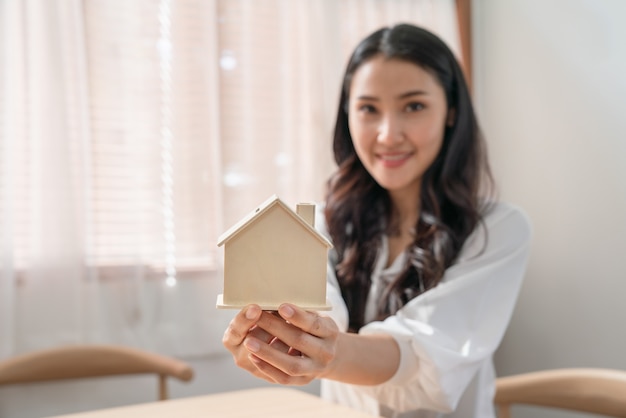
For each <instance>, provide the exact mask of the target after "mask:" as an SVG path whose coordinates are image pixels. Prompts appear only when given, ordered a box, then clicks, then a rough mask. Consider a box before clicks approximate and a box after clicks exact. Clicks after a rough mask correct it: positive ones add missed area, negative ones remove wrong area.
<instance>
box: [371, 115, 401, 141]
mask: <svg viewBox="0 0 626 418" xmlns="http://www.w3.org/2000/svg"><path fill="white" fill-rule="evenodd" d="M377 134H378V135H377V137H376V141H377V142H378V143H380V144H383V145H387V146H392V145H395V144H397V143H399V142H402V140H403V139H404V129H403V127H402V121H400V120H399V118H398V117H396V116H394V115H386V116H385V117H384V118H382V119H381V121H380V125H379V126H378V132H377Z"/></svg>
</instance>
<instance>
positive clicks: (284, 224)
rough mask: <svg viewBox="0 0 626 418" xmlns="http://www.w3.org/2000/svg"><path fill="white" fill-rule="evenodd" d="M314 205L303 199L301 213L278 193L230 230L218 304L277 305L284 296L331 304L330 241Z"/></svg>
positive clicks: (223, 242) (224, 240) (302, 303)
mask: <svg viewBox="0 0 626 418" xmlns="http://www.w3.org/2000/svg"><path fill="white" fill-rule="evenodd" d="M314 220H315V205H312V204H299V205H298V209H297V213H296V212H294V211H293V210H291V209H290V208H289V207H288V206H287V205H286V204H285V203H284V202H283V201H281V200H280V199H279V198H278V197H277V196H272V197H271V198H269V199H268V200H266V201H265V202H264V203H263V204H261V205H260V206H259V207H258V208H256V209H255V210H254V211H252V212H251V213H250V214H248V215H247V216H246V217H244V218H243V219H242V220H241V221H239V222H238V223H237V224H235V225H234V226H233V227H232V228H230V229H229V230H228V231H226V232H225V233H224V234H222V236H220V238H219V240H218V244H217V245H218V246H224V293H223V294H221V295H219V296H218V298H217V307H218V308H233V309H240V308H242V307H244V306H246V305H248V304H250V303H256V304H258V305H260V306H261V308H262V309H264V310H277V309H278V307H279V306H280V305H281V304H282V303H285V302H289V303H293V304H295V305H297V306H299V307H301V308H303V309H308V310H328V309H330V306H329V304H328V303H327V301H326V265H327V256H328V250H329V249H330V248H332V245H331V244H330V242H329V241H328V240H327V239H326V238H325V237H324V236H323V235H321V234H320V233H318V232H317V231H316V230H315V228H314V227H313V224H314Z"/></svg>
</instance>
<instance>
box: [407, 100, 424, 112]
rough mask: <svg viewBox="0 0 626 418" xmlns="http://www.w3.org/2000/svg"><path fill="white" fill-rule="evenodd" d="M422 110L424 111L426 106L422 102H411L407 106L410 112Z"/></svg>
mask: <svg viewBox="0 0 626 418" xmlns="http://www.w3.org/2000/svg"><path fill="white" fill-rule="evenodd" d="M422 109H424V105H423V104H422V103H420V102H411V103H409V104H407V105H406V110H407V111H408V112H417V111H419V110H422Z"/></svg>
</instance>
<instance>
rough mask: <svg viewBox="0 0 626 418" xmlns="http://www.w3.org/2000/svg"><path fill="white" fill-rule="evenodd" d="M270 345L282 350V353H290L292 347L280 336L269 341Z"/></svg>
mask: <svg viewBox="0 0 626 418" xmlns="http://www.w3.org/2000/svg"><path fill="white" fill-rule="evenodd" d="M269 345H270V347H272V348H273V349H275V350H278V351H280V352H281V353H289V350H290V349H291V347H289V346H288V345H287V344H285V343H284V342H282V341H281V340H279V339H278V338H273V339H272V341H271V342H270V343H269Z"/></svg>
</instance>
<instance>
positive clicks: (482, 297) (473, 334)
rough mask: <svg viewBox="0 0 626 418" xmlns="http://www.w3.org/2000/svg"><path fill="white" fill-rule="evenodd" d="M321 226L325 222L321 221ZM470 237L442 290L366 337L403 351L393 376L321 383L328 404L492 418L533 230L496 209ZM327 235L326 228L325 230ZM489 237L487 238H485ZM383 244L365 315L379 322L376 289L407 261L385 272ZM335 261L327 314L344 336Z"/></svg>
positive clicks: (424, 416)
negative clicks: (499, 353)
mask: <svg viewBox="0 0 626 418" xmlns="http://www.w3.org/2000/svg"><path fill="white" fill-rule="evenodd" d="M318 219H321V220H322V222H323V218H322V217H318ZM484 222H485V227H482V226H479V227H478V228H477V229H476V230H475V231H474V233H473V234H472V235H471V236H470V237H469V238H468V240H467V241H466V243H465V245H464V246H463V249H462V251H461V253H460V254H459V257H458V259H457V261H456V262H455V264H454V265H452V266H451V267H449V268H448V269H447V271H446V273H445V274H444V277H443V278H442V281H441V282H440V284H439V285H438V286H436V287H435V288H433V289H430V290H428V291H427V292H425V293H423V294H421V295H419V296H418V297H416V298H414V299H413V300H411V301H410V302H409V303H407V304H406V305H405V306H404V307H402V309H400V310H399V311H398V312H397V313H396V314H395V315H392V316H390V317H389V318H387V319H385V320H384V321H376V322H370V323H369V324H367V325H366V326H364V327H363V328H362V329H361V330H360V333H361V334H375V333H385V334H389V335H392V336H393V337H394V338H395V339H396V341H397V342H398V346H399V347H400V365H399V367H398V370H397V371H396V373H395V374H394V376H393V377H392V378H391V379H389V380H388V381H387V382H385V383H383V384H380V385H376V386H358V385H350V384H345V383H341V382H336V381H330V380H323V381H322V397H324V398H326V399H329V400H332V401H334V402H337V403H340V404H344V405H347V406H350V407H352V408H355V409H359V410H362V411H364V412H368V413H370V414H372V415H382V416H385V417H393V418H440V417H449V418H452V417H463V418H472V417H474V418H494V417H495V413H494V409H493V394H494V391H495V371H494V367H493V363H492V356H493V353H494V352H495V350H496V348H497V347H498V346H499V344H500V341H501V340H502V337H503V335H504V332H505V331H506V328H507V326H508V323H509V320H510V317H511V315H512V312H513V309H514V307H515V303H516V300H517V296H518V294H519V290H520V287H521V284H522V279H523V277H524V274H525V270H526V265H527V261H528V256H529V246H530V238H531V227H530V222H529V220H528V218H527V217H526V216H525V214H524V213H523V212H522V211H521V210H520V209H518V208H516V207H514V206H512V205H508V204H505V203H498V204H496V205H495V206H494V207H493V208H492V210H491V211H490V212H489V213H488V214H487V215H486V216H485V219H484ZM319 229H320V231H321V232H323V233H325V234H326V235H328V234H327V233H326V228H325V225H323V224H322V225H319ZM485 232H486V233H485ZM387 259H388V248H387V246H386V244H385V242H383V245H382V247H381V249H380V251H379V254H378V259H377V261H376V264H375V265H376V269H375V271H374V273H373V277H372V286H373V289H371V290H373V291H374V293H373V295H372V296H371V297H370V298H369V300H368V306H367V309H366V314H367V315H368V316H370V317H371V315H373V309H374V307H373V305H374V301H375V300H376V293H377V287H380V286H378V285H377V284H379V283H380V282H381V281H383V280H388V279H389V276H394V275H397V274H398V273H399V272H400V270H401V269H402V266H403V265H404V260H405V259H406V255H402V256H400V257H399V258H398V259H396V260H394V262H393V263H392V264H391V265H390V266H389V267H387V268H383V267H384V266H385V265H386V264H387ZM336 263H337V258H336V254H333V253H331V255H330V257H329V267H328V293H327V295H328V298H329V300H330V303H331V304H332V306H333V310H332V311H330V313H329V315H330V316H331V317H332V318H333V319H334V320H335V321H336V322H337V324H338V326H339V328H340V329H342V330H347V327H348V312H347V308H346V306H345V303H344V301H343V299H342V297H341V291H340V289H339V286H338V283H337V279H336V277H335V274H334V271H335V267H334V266H335V265H336Z"/></svg>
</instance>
